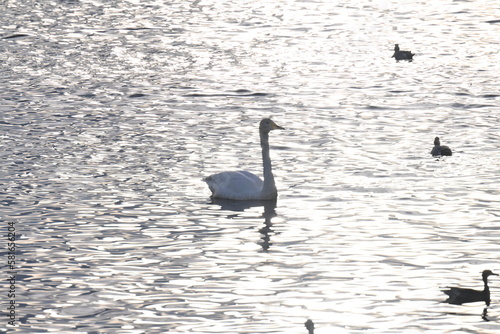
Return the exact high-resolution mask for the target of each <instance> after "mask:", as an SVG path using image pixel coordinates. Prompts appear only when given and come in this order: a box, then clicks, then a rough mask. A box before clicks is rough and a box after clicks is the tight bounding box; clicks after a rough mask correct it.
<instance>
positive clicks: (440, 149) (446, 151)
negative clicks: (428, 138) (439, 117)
mask: <svg viewBox="0 0 500 334" xmlns="http://www.w3.org/2000/svg"><path fill="white" fill-rule="evenodd" d="M431 154H432V156H433V157H435V156H438V155H446V156H451V148H449V147H448V146H445V145H443V146H441V142H440V141H439V137H436V138H434V147H433V148H432V151H431Z"/></svg>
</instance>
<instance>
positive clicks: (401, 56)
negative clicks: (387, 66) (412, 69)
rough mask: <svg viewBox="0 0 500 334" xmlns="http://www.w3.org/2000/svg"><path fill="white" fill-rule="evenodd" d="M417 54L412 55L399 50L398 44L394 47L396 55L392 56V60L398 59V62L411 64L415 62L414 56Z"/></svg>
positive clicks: (409, 52)
mask: <svg viewBox="0 0 500 334" xmlns="http://www.w3.org/2000/svg"><path fill="white" fill-rule="evenodd" d="M414 55H415V54H414V53H412V52H411V51H401V50H400V49H399V44H396V45H395V46H394V54H393V55H392V57H391V58H396V61H400V60H408V61H409V62H411V61H413V56H414Z"/></svg>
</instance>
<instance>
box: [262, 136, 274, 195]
mask: <svg viewBox="0 0 500 334" xmlns="http://www.w3.org/2000/svg"><path fill="white" fill-rule="evenodd" d="M260 146H261V147H262V164H263V166H264V186H263V187H262V194H263V195H265V196H269V197H270V198H272V197H274V198H276V196H277V194H278V191H277V190H276V184H275V183H274V175H273V171H272V166H271V157H270V156H269V133H265V132H261V133H260Z"/></svg>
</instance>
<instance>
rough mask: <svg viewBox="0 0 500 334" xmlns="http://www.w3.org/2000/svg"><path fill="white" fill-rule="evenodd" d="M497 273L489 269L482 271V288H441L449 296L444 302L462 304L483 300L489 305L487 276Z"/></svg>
mask: <svg viewBox="0 0 500 334" xmlns="http://www.w3.org/2000/svg"><path fill="white" fill-rule="evenodd" d="M491 275H496V276H498V274H495V273H493V272H492V271H491V270H484V271H483V274H482V276H483V283H484V289H483V290H482V291H480V290H473V289H466V288H448V290H441V291H443V292H444V293H445V294H447V295H448V296H449V297H448V299H446V300H445V303H449V304H454V305H462V304H464V303H474V302H485V303H486V306H490V302H491V300H490V288H489V287H488V276H491Z"/></svg>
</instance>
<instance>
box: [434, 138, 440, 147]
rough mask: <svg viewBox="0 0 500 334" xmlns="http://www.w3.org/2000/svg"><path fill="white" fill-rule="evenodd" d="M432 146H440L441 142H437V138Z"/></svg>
mask: <svg viewBox="0 0 500 334" xmlns="http://www.w3.org/2000/svg"><path fill="white" fill-rule="evenodd" d="M434 145H436V146H440V145H441V142H440V141H439V137H436V138H434Z"/></svg>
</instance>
